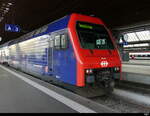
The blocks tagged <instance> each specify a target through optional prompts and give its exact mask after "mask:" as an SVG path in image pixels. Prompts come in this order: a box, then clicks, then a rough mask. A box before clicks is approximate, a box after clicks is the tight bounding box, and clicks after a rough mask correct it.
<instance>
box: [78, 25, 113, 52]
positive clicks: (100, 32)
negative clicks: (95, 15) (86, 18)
mask: <svg viewBox="0 0 150 116" xmlns="http://www.w3.org/2000/svg"><path fill="white" fill-rule="evenodd" d="M76 28H77V32H78V35H79V40H80V43H81V46H82V48H84V49H114V46H113V43H112V41H111V39H110V36H109V34H108V32H107V30H106V29H105V27H104V26H102V25H97V24H91V23H86V22H77V25H76Z"/></svg>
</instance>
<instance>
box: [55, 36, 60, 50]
mask: <svg viewBox="0 0 150 116" xmlns="http://www.w3.org/2000/svg"><path fill="white" fill-rule="evenodd" d="M54 46H55V48H56V49H60V35H57V36H55V40H54Z"/></svg>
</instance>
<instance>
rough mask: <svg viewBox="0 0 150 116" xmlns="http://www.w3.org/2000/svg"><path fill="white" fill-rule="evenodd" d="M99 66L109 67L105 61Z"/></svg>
mask: <svg viewBox="0 0 150 116" xmlns="http://www.w3.org/2000/svg"><path fill="white" fill-rule="evenodd" d="M100 65H101V66H102V67H107V66H108V65H109V63H108V62H107V61H102V62H101V63H100Z"/></svg>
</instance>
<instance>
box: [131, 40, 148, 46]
mask: <svg viewBox="0 0 150 116" xmlns="http://www.w3.org/2000/svg"><path fill="white" fill-rule="evenodd" d="M143 43H150V40H144V41H135V42H129V43H128V45H132V44H143Z"/></svg>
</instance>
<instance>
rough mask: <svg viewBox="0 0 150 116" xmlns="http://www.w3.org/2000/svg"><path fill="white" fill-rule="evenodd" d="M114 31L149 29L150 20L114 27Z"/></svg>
mask: <svg viewBox="0 0 150 116" xmlns="http://www.w3.org/2000/svg"><path fill="white" fill-rule="evenodd" d="M113 30H114V31H119V32H120V33H122V34H125V33H132V32H139V31H145V30H150V21H146V22H141V23H136V24H133V25H129V26H124V27H118V28H114V29H113Z"/></svg>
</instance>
